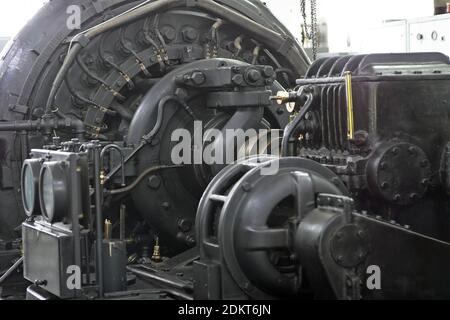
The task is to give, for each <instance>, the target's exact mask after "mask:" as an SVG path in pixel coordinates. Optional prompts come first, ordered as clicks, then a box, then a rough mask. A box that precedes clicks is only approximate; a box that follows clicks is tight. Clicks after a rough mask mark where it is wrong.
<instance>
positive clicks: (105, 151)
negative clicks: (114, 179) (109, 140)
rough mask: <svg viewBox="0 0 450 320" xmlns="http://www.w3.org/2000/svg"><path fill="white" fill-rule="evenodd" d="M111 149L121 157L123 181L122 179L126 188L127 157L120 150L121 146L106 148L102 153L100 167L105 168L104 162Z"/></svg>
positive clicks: (108, 146) (111, 145) (113, 145)
mask: <svg viewBox="0 0 450 320" xmlns="http://www.w3.org/2000/svg"><path fill="white" fill-rule="evenodd" d="M111 149H114V150H116V151H117V152H118V153H119V155H120V168H121V175H122V177H121V179H122V183H121V184H122V187H125V186H126V182H125V156H124V154H123V151H122V149H120V147H119V146H117V145H115V144H109V145H107V146H106V147H104V148H103V150H102V152H101V153H100V167H102V168H103V160H104V158H105V155H106V153H107V152H108V151H110V150H111Z"/></svg>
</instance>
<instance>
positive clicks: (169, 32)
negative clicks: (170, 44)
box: [161, 26, 176, 41]
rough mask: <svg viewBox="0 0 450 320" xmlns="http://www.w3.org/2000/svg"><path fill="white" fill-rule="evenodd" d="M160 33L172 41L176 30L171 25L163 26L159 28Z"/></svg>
mask: <svg viewBox="0 0 450 320" xmlns="http://www.w3.org/2000/svg"><path fill="white" fill-rule="evenodd" d="M161 34H162V35H163V37H164V38H165V39H166V40H167V41H173V40H175V37H176V32H175V29H174V28H173V27H170V26H165V27H162V28H161Z"/></svg>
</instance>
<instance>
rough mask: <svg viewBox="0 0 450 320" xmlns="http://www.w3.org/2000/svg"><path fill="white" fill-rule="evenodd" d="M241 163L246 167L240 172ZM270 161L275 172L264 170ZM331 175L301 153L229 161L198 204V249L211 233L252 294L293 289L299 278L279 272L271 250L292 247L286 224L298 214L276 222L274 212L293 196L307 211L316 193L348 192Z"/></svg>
mask: <svg viewBox="0 0 450 320" xmlns="http://www.w3.org/2000/svg"><path fill="white" fill-rule="evenodd" d="M266 160H267V158H266ZM243 166H246V168H247V169H246V172H242V169H243ZM274 166H278V171H277V173H276V174H273V175H263V173H264V172H267V170H268V168H269V167H272V168H273V167H274ZM248 169H250V170H248ZM263 170H264V171H263ZM335 178H336V176H335V175H334V174H333V173H332V172H331V171H329V170H328V169H326V168H325V167H323V166H321V165H319V164H317V163H315V162H312V161H309V160H305V159H300V158H282V159H273V158H272V159H270V158H269V160H268V161H266V162H264V163H262V164H256V165H255V161H253V163H243V162H241V163H240V164H236V165H233V166H230V167H228V168H227V169H225V170H224V171H223V172H221V174H219V176H217V177H216V179H215V183H213V184H211V186H210V187H209V188H208V191H207V193H206V194H205V196H204V198H203V199H202V203H201V205H200V208H199V212H198V226H199V234H198V239H199V242H200V247H201V254H202V255H203V254H206V255H208V253H207V252H208V250H207V249H206V247H207V246H208V244H209V243H210V242H211V240H212V239H213V241H216V245H218V246H219V248H220V252H221V256H222V257H223V259H224V262H225V265H226V267H227V269H228V271H229V272H230V274H231V275H232V277H233V278H234V280H235V282H236V284H238V285H239V286H240V288H241V289H242V290H243V291H244V292H246V294H248V295H250V296H251V297H252V298H255V299H266V298H273V297H283V296H290V295H295V294H296V293H298V291H299V288H300V285H301V279H300V278H299V276H298V274H296V273H295V272H287V273H284V272H281V270H280V269H279V268H277V266H276V265H275V263H274V261H273V260H272V259H271V254H272V253H273V252H275V251H292V252H294V251H293V250H290V249H291V248H290V247H291V243H292V240H291V239H290V238H291V236H290V234H291V233H290V226H291V225H292V224H293V225H294V226H295V219H297V218H298V217H297V216H296V213H295V212H294V214H293V215H291V216H290V217H287V219H285V220H284V221H283V222H282V223H274V222H273V213H274V211H275V210H276V208H277V206H278V205H279V204H280V203H282V202H283V201H285V200H286V199H289V198H294V199H296V200H295V201H297V204H294V205H293V206H294V207H297V208H299V207H301V208H302V209H301V210H300V211H302V214H307V213H308V212H310V211H312V210H314V209H315V196H316V194H317V193H328V194H339V195H343V194H347V190H346V188H345V186H344V185H343V184H342V183H341V182H338V183H336V184H333V183H332V182H331V181H336V179H335ZM218 195H222V197H223V199H222V201H223V206H221V207H220V206H219V207H217V206H215V203H214V202H217V199H220V196H219V197H218ZM217 211H220V213H219V215H220V217H219V218H217V216H216V215H217ZM291 211H292V210H291ZM211 225H213V227H212V226H211ZM212 230H215V231H214V236H212V233H213V232H211V231H212ZM292 267H293V269H295V268H297V269H298V266H295V265H292Z"/></svg>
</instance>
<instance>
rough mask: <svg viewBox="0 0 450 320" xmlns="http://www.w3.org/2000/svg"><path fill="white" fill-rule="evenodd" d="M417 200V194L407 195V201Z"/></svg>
mask: <svg viewBox="0 0 450 320" xmlns="http://www.w3.org/2000/svg"><path fill="white" fill-rule="evenodd" d="M418 198H419V195H418V194H417V193H411V194H410V195H409V199H411V200H417V199H418Z"/></svg>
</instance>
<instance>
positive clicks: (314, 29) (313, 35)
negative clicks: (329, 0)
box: [300, 0, 319, 60]
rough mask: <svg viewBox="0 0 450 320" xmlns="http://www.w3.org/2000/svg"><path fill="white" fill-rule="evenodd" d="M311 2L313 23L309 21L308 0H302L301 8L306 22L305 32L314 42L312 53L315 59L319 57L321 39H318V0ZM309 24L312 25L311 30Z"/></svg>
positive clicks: (311, 0) (304, 22)
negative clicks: (307, 12)
mask: <svg viewBox="0 0 450 320" xmlns="http://www.w3.org/2000/svg"><path fill="white" fill-rule="evenodd" d="M310 2H311V23H310V24H309V23H308V19H307V14H306V0H300V9H301V14H302V17H303V24H304V28H305V30H304V33H305V35H306V37H308V38H309V39H310V40H311V42H312V54H313V60H316V59H317V50H318V47H319V39H318V33H319V30H318V29H319V28H318V24H317V0H310ZM308 26H310V30H309V29H308Z"/></svg>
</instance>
